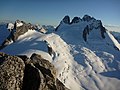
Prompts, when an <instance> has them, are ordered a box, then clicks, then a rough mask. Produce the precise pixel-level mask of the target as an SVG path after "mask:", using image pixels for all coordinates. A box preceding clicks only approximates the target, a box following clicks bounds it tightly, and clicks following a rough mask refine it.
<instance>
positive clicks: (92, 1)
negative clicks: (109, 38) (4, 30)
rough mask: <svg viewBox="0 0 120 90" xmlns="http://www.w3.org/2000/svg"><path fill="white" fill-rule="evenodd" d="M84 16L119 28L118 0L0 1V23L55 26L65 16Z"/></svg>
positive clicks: (119, 6)
mask: <svg viewBox="0 0 120 90" xmlns="http://www.w3.org/2000/svg"><path fill="white" fill-rule="evenodd" d="M85 14H88V15H91V16H93V17H95V18H96V19H100V20H102V22H103V24H105V25H119V26H120V0H0V21H3V20H11V21H15V20H16V19H20V20H24V21H26V22H31V23H35V24H36V23H39V24H48V25H49V24H50V25H57V24H59V22H60V20H61V19H62V18H63V17H64V16H65V15H69V16H70V17H71V18H73V17H74V16H79V17H81V18H82V17H83V16H84V15H85Z"/></svg>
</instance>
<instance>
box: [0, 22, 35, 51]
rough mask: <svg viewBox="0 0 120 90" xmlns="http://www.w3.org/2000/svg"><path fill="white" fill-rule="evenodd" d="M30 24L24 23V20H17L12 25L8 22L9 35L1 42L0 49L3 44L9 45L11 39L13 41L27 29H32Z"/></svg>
mask: <svg viewBox="0 0 120 90" xmlns="http://www.w3.org/2000/svg"><path fill="white" fill-rule="evenodd" d="M32 28H33V27H32V25H31V24H26V23H25V22H24V21H19V20H17V21H16V22H15V24H14V25H12V24H10V23H9V24H8V30H9V31H10V34H9V36H8V37H7V38H6V39H5V41H4V42H3V43H2V45H1V47H0V49H2V48H4V47H5V46H7V45H9V43H10V42H11V41H13V42H15V41H16V40H17V39H18V37H19V36H20V35H22V34H24V33H26V32H27V31H28V29H32Z"/></svg>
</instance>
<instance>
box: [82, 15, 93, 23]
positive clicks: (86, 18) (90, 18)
mask: <svg viewBox="0 0 120 90" xmlns="http://www.w3.org/2000/svg"><path fill="white" fill-rule="evenodd" d="M92 19H94V18H93V17H91V16H89V15H84V17H83V18H82V20H83V21H87V22H89V21H90V20H92Z"/></svg>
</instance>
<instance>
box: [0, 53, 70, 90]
mask: <svg viewBox="0 0 120 90" xmlns="http://www.w3.org/2000/svg"><path fill="white" fill-rule="evenodd" d="M0 76H1V77H0V90H68V89H67V88H66V87H65V86H64V85H63V84H62V83H61V82H60V81H59V80H58V79H57V78H56V76H57V72H56V69H55V68H54V66H53V65H52V64H51V63H50V62H49V61H48V60H45V59H43V58H42V57H41V56H40V55H38V54H33V55H32V56H31V58H28V57H26V56H10V55H7V54H4V53H0Z"/></svg>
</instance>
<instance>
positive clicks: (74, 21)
mask: <svg viewBox="0 0 120 90" xmlns="http://www.w3.org/2000/svg"><path fill="white" fill-rule="evenodd" d="M79 21H80V17H74V18H73V19H72V21H71V24H73V23H78V22H79Z"/></svg>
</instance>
